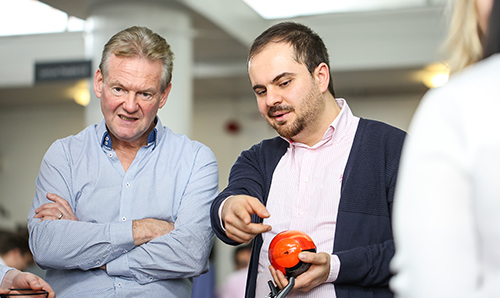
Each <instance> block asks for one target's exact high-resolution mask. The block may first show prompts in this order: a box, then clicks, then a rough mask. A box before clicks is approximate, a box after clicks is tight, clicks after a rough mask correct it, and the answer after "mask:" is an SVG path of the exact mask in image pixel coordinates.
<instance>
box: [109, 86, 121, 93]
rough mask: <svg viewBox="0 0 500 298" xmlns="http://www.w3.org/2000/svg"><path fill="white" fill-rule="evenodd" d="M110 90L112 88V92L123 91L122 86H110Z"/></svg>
mask: <svg viewBox="0 0 500 298" xmlns="http://www.w3.org/2000/svg"><path fill="white" fill-rule="evenodd" d="M112 90H113V91H114V92H116V93H121V92H123V89H122V88H120V87H113V88H112Z"/></svg>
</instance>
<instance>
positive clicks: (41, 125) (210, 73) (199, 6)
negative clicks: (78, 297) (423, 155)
mask: <svg viewBox="0 0 500 298" xmlns="http://www.w3.org/2000/svg"><path fill="white" fill-rule="evenodd" d="M446 9H447V3H446V0H349V1H336V0H335V1H332V0H324V1H319V0H308V1H303V0H302V1H292V0H283V1H281V0H266V1H262V0H255V1H250V0H245V1H244V0H141V1H138V0H121V1H116V0H72V1H65V0H44V1H35V0H0V11H1V12H2V17H1V18H0V65H1V66H0V139H1V142H0V229H1V230H5V231H19V230H23V229H24V228H25V227H26V216H27V214H28V211H29V208H30V206H31V202H32V199H33V195H34V193H35V179H36V176H37V174H38V170H39V166H40V162H41V160H42V158H43V155H44V153H45V152H46V150H47V149H48V147H49V146H50V144H52V142H54V141H55V140H56V139H58V138H63V137H66V136H68V135H71V134H76V133H78V132H79V131H80V130H82V129H83V128H84V127H86V126H88V125H90V124H94V123H97V122H99V121H100V120H101V118H102V117H101V112H100V107H99V100H98V99H97V98H96V97H95V95H94V93H93V89H92V80H93V75H94V72H95V70H96V69H97V67H98V63H99V60H100V54H101V51H102V47H103V45H104V43H105V42H106V41H107V40H108V39H109V38H110V37H111V36H112V35H113V34H114V33H116V32H118V31H119V30H121V29H123V28H126V27H129V26H132V25H143V26H148V27H150V28H151V29H152V30H153V31H156V32H157V33H159V34H160V35H162V36H164V37H165V38H166V39H167V41H168V42H169V43H170V44H171V46H172V48H173V51H174V53H175V56H176V60H175V61H174V65H175V66H174V74H173V91H172V93H171V96H170V97H169V100H168V102H167V104H166V106H165V107H164V108H163V109H162V110H161V111H160V113H159V115H160V118H161V120H162V122H163V124H164V125H166V126H169V127H170V128H171V129H172V130H174V131H175V132H178V133H183V134H186V135H188V136H189V137H190V138H191V139H194V140H197V141H200V142H202V143H204V144H206V145H207V146H209V147H210V148H211V149H212V150H213V152H214V153H215V155H216V157H217V160H218V163H219V171H220V188H221V189H223V188H224V187H225V186H226V183H227V178H228V174H229V170H230V168H231V166H232V164H233V163H234V161H235V160H236V158H237V157H238V155H239V154H240V152H241V151H242V150H245V149H248V148H249V147H250V146H251V145H253V144H255V143H257V142H260V141H261V140H262V139H264V138H271V137H274V136H275V135H276V134H275V131H274V130H273V129H272V128H270V127H269V126H268V125H267V124H266V122H265V120H264V119H262V117H261V116H260V114H259V112H258V110H257V106H256V101H255V98H254V96H253V92H252V89H251V86H250V83H249V81H248V77H247V73H246V55H247V49H248V47H249V45H250V43H251V42H252V40H253V39H254V38H255V37H256V36H257V35H259V34H260V33H261V32H262V31H263V30H265V29H266V28H267V27H269V26H270V25H272V24H275V23H277V22H280V21H283V20H293V21H297V22H301V23H304V24H306V25H308V26H310V27H311V28H312V29H313V30H315V31H316V32H317V33H318V34H319V35H320V36H321V37H322V38H323V39H324V41H325V44H326V46H327V48H328V50H329V53H330V57H331V65H330V66H331V72H332V76H333V81H334V85H335V90H336V95H337V97H343V98H346V99H347V101H348V103H349V105H350V107H351V109H352V110H353V113H354V114H355V115H357V116H360V117H364V118H371V119H376V120H381V121H384V122H387V123H389V124H392V125H394V126H396V127H399V128H401V129H403V130H407V129H408V125H409V123H410V121H411V118H412V115H413V113H414V111H415V109H416V107H417V105H418V103H419V101H420V99H421V98H422V96H423V94H424V93H425V92H426V91H427V90H428V89H429V88H432V87H434V86H438V85H440V84H443V83H444V82H446V79H447V73H446V69H445V67H444V66H443V64H442V62H443V61H442V59H441V58H442V57H441V56H440V45H441V43H442V41H443V39H444V36H445V33H446V28H447V20H446V18H445V14H444V12H445V10H446ZM233 251H234V248H233V247H229V246H227V245H225V244H223V243H221V242H219V241H217V243H216V245H215V248H214V253H213V264H214V266H213V273H214V274H215V275H216V283H217V285H218V286H219V285H221V284H222V283H223V282H224V281H225V279H226V278H227V276H228V275H229V274H230V273H231V272H232V271H233V270H234V269H235V268H234V267H233V259H232V258H233ZM35 269H36V268H35ZM42 274H43V273H42Z"/></svg>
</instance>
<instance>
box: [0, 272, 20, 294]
mask: <svg viewBox="0 0 500 298" xmlns="http://www.w3.org/2000/svg"><path fill="white" fill-rule="evenodd" d="M11 269H12V270H9V271H7V272H6V273H5V275H4V277H3V279H2V280H1V282H2V283H1V284H0V288H4V289H8V288H12V282H13V281H14V278H15V277H16V276H17V275H18V274H19V273H21V272H20V271H19V270H17V269H14V268H11Z"/></svg>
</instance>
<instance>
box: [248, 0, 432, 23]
mask: <svg viewBox="0 0 500 298" xmlns="http://www.w3.org/2000/svg"><path fill="white" fill-rule="evenodd" d="M243 1H244V2H245V3H246V4H247V5H248V6H250V7H251V8H252V9H253V10H255V11H256V12H257V13H258V14H259V15H261V16H262V17H263V18H265V19H284V18H293V17H298V16H306V15H317V14H327V13H339V12H356V11H369V10H385V9H397V8H405V7H420V6H426V5H427V0H243Z"/></svg>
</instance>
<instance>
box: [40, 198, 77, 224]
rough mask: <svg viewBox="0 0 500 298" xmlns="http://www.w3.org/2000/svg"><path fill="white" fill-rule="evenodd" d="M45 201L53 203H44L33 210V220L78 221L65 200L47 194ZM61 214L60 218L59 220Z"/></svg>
mask: <svg viewBox="0 0 500 298" xmlns="http://www.w3.org/2000/svg"><path fill="white" fill-rule="evenodd" d="M47 199H49V200H51V201H53V202H54V203H46V204H43V205H42V206H40V207H38V208H37V209H36V210H35V213H36V214H35V216H34V217H35V218H40V221H44V220H57V219H66V220H75V221H78V218H76V216H75V214H74V213H73V209H72V208H71V206H70V205H69V203H68V202H67V201H66V200H65V199H63V198H61V197H60V196H58V195H56V194H53V193H48V194H47ZM61 214H62V217H61V218H59V217H60V216H61Z"/></svg>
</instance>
